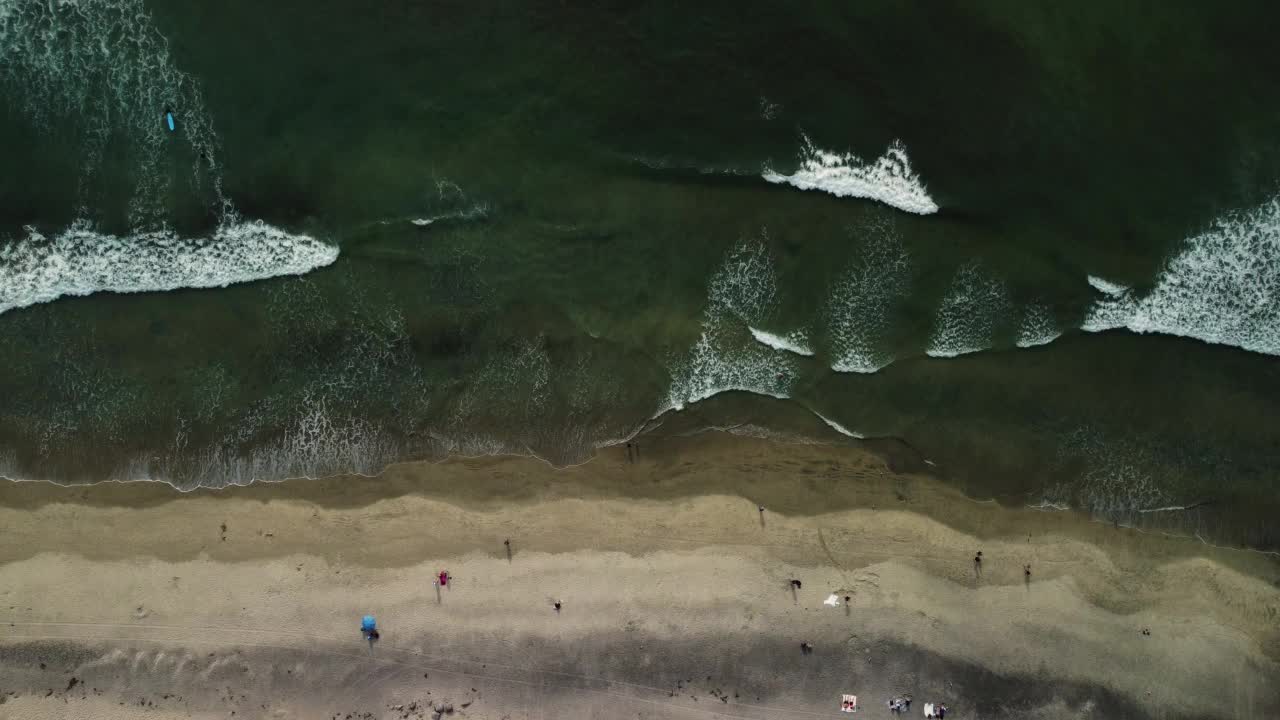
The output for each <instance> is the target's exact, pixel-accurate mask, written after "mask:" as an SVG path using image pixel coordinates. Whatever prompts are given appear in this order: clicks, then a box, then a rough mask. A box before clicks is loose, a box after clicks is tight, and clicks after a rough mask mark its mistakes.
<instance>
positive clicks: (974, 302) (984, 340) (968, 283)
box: [926, 262, 1011, 357]
mask: <svg viewBox="0 0 1280 720" xmlns="http://www.w3.org/2000/svg"><path fill="white" fill-rule="evenodd" d="M1010 307H1011V303H1010V300H1009V295H1008V292H1007V290H1006V289H1005V286H1004V283H1003V282H1001V281H1000V280H999V279H998V278H995V277H992V276H991V275H990V274H988V273H987V272H986V271H985V270H984V269H983V268H982V266H981V265H979V264H978V263H976V262H971V263H968V264H965V265H962V266H961V267H960V269H959V270H957V271H956V275H955V277H954V278H953V279H952V281H951V287H950V288H949V289H948V290H947V294H946V296H945V297H944V298H943V300H942V306H941V307H939V308H938V316H937V318H936V319H935V321H934V330H933V338H932V339H931V340H930V342H929V349H928V350H926V353H927V354H928V355H930V356H931V357H956V356H957V355H964V354H966V353H972V352H978V351H980V350H986V349H987V348H989V347H991V344H992V340H993V339H994V335H995V331H996V329H997V327H999V325H1000V324H1001V323H1002V322H1004V320H1005V318H1006V317H1007V316H1008V314H1009V310H1010Z"/></svg>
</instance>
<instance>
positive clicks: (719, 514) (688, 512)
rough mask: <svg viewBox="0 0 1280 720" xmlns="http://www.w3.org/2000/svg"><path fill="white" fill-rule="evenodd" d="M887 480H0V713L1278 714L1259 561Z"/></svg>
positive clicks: (1271, 573)
mask: <svg viewBox="0 0 1280 720" xmlns="http://www.w3.org/2000/svg"><path fill="white" fill-rule="evenodd" d="M891 465H893V466H894V467H893V469H891V467H890V466H891ZM895 470H902V468H901V467H899V466H898V464H896V463H894V462H892V461H887V460H886V455H885V453H884V452H877V451H873V450H871V449H868V448H866V447H850V446H841V445H816V444H788V443H780V442H773V441H767V440H761V439H753V438H743V437H736V436H732V435H725V434H715V433H712V434H704V435H700V436H697V437H690V438H662V439H653V440H646V441H645V442H644V443H643V444H642V446H641V448H640V454H639V459H638V460H637V461H635V462H631V461H629V459H628V451H627V449H626V448H622V447H616V448H611V449H609V450H607V451H604V452H603V453H602V454H601V455H599V456H598V457H597V458H596V459H594V460H593V461H591V462H589V463H587V464H585V465H581V466H578V467H573V468H566V469H556V468H552V467H551V466H549V465H547V464H545V463H543V462H541V461H538V460H534V459H528V458H482V459H470V460H467V459H455V460H449V461H446V462H443V463H432V464H426V463H419V464H404V465H397V466H394V467H392V468H390V469H389V470H388V471H387V472H386V473H384V474H383V476H381V477H377V478H333V479H327V480H303V481H290V482H286V483H274V484H258V485H253V486H249V487H244V488H232V489H228V490H223V491H219V492H196V493H189V494H181V493H177V492H175V491H173V490H172V489H170V488H168V487H167V486H162V485H157V484H148V483H129V484H104V485H95V486H88V487H78V488H59V487H55V486H51V485H47V484H39V483H4V484H2V485H0V528H3V538H4V542H3V543H2V544H0V618H2V619H3V623H2V624H0V702H2V703H3V704H0V717H4V718H14V719H18V720H29V719H35V718H135V717H137V718H143V717H145V718H227V717H235V718H259V717H262V718H428V717H436V716H437V715H442V716H444V717H458V718H493V719H495V720H497V719H499V718H510V719H511V720H515V719H517V718H530V719H537V720H541V719H543V718H597V717H598V718H726V717H727V718H759V719H761V720H763V719H764V718H817V717H839V716H840V714H839V712H838V710H839V705H840V696H841V694H842V693H851V694H856V695H858V697H859V702H860V704H861V706H862V711H861V713H860V715H861V716H867V715H870V716H875V717H889V716H890V713H889V711H888V709H887V708H886V701H887V700H888V699H889V698H891V697H895V696H903V695H909V696H910V697H911V698H913V701H914V702H913V704H912V706H911V710H910V714H912V715H914V714H917V713H920V712H921V709H922V708H923V705H924V704H925V703H926V702H933V703H945V704H946V705H947V706H948V708H949V709H950V712H949V713H948V717H955V718H1000V717H1010V718H1012V717H1017V718H1086V717H1087V718H1093V717H1096V718H1116V717H1150V718H1180V717H1186V718H1191V717H1215V718H1243V717H1268V716H1272V715H1275V714H1276V713H1280V682H1278V680H1280V558H1278V557H1276V556H1274V555H1267V554H1263V553H1257V552H1250V551H1245V550H1239V549H1227V548H1217V547H1213V546H1210V545H1207V544H1205V543H1203V542H1200V541H1198V540H1196V539H1194V538H1182V537H1173V536H1168V535H1162V534H1156V533H1143V532H1139V531H1136V530H1132V529H1126V528H1116V527H1112V526H1110V525H1105V524H1101V523H1096V522H1093V521H1090V520H1089V519H1088V518H1085V517H1082V516H1080V515H1077V514H1075V513H1070V512H1057V511H1054V512H1046V511H1041V510H1035V509H1028V508H1010V507H1004V506H1000V505H998V504H996V503H993V502H978V501H974V500H971V499H968V498H965V497H963V496H962V495H960V494H959V493H957V492H956V491H954V490H952V489H950V488H948V487H947V486H946V485H945V484H944V483H942V482H940V481H938V480H936V479H934V478H931V477H929V476H927V475H924V474H919V473H916V472H895ZM758 505H763V506H764V507H765V510H764V512H760V511H759V510H758V509H757V506H758ZM504 540H509V541H510V545H509V546H507V545H504ZM979 550H981V551H982V553H983V562H982V565H981V567H980V568H979V567H975V563H974V555H975V553H977V552H978V551H979ZM1027 564H1030V566H1031V570H1032V573H1031V575H1030V577H1029V578H1028V577H1027V576H1026V575H1025V574H1024V566H1025V565H1027ZM442 570H444V571H448V572H449V574H450V576H451V579H450V581H449V583H448V585H447V586H446V587H444V588H437V587H436V586H434V585H433V582H432V581H433V578H435V577H436V576H437V574H438V573H439V572H440V571H442ZM792 579H798V580H800V581H801V583H802V584H801V587H800V588H798V589H797V588H794V587H792V585H791V584H790V581H791V580H792ZM832 595H834V596H835V599H836V602H837V605H835V606H831V605H828V604H826V603H825V601H827V600H828V598H829V597H830V596H832ZM846 597H847V598H848V602H846V601H845V598H846ZM557 601H559V602H561V603H562V606H561V609H560V611H559V612H557V611H556V609H555V608H554V607H553V604H554V603H555V602H557ZM365 614H373V615H375V616H376V618H377V621H378V626H379V629H380V631H381V637H380V639H379V640H378V642H376V643H374V644H372V645H371V644H368V643H366V642H364V640H363V639H362V637H361V634H360V632H359V622H360V618H361V616H362V615H365ZM1144 630H1146V631H1147V633H1144ZM1148 633H1149V634H1148ZM805 642H808V643H811V644H812V646H813V650H812V652H810V653H804V652H802V649H801V643H805ZM446 707H447V708H452V711H451V712H443V713H441V712H439V710H443V709H445V708H446Z"/></svg>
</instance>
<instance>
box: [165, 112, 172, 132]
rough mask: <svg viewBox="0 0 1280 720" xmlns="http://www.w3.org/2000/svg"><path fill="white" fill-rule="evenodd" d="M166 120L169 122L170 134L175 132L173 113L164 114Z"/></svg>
mask: <svg viewBox="0 0 1280 720" xmlns="http://www.w3.org/2000/svg"><path fill="white" fill-rule="evenodd" d="M164 119H165V120H167V121H168V122H169V132H173V113H172V112H166V113H165V114H164Z"/></svg>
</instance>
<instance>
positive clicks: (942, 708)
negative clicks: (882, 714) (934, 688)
mask: <svg viewBox="0 0 1280 720" xmlns="http://www.w3.org/2000/svg"><path fill="white" fill-rule="evenodd" d="M910 709H911V698H909V697H900V698H893V699H892V700H890V701H889V712H891V713H893V714H894V715H901V714H902V713H904V712H906V711H908V710H910ZM924 716H925V717H927V718H945V717H946V716H947V706H946V705H943V704H941V703H925V704H924Z"/></svg>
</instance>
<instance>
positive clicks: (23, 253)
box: [0, 221, 338, 313]
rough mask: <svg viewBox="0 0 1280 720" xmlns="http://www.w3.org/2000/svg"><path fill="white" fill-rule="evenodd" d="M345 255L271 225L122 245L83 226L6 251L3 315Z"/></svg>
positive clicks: (1, 275)
mask: <svg viewBox="0 0 1280 720" xmlns="http://www.w3.org/2000/svg"><path fill="white" fill-rule="evenodd" d="M337 257H338V248H337V247H335V246H333V245H329V244H326V243H324V242H321V241H319V240H316V239H315V238H312V237H310V236H308V235H293V234H290V233H287V232H285V231H284V230H281V229H279V228H276V227H272V226H271V225H268V224H266V223H264V222H260V221H255V222H240V223H235V224H230V225H225V226H223V227H219V228H218V229H217V230H216V231H215V232H214V233H213V234H212V235H211V236H209V237H200V238H184V237H179V236H178V235H177V234H175V233H173V232H169V231H158V232H147V233H139V234H136V235H130V236H126V237H119V236H116V235H105V234H100V233H97V232H94V231H93V230H92V229H91V228H90V227H89V225H88V223H85V222H81V223H77V224H75V225H73V226H72V227H70V228H68V229H67V230H65V231H63V232H62V233H59V234H58V235H57V236H55V237H53V238H46V237H45V236H44V235H41V234H40V233H39V232H37V231H36V230H35V229H34V228H27V235H26V237H23V238H19V239H17V240H15V241H13V242H10V243H7V244H5V245H4V246H3V247H0V313H3V312H7V311H9V310H13V309H15V308H21V307H26V306H28V305H34V304H36V303H42V302H49V301H51V300H55V299H57V298H59V297H63V296H66V295H89V294H91V293H95V292H103V291H107V292H120V293H131V292H147V291H158V290H174V289H177V288H211V287H225V286H227V285H231V284H233V283H241V282H248V281H251V280H261V279H264V278H269V277H275V276H279V275H300V274H302V273H305V272H308V271H310V270H314V269H315V268H317V267H322V266H324V265H328V264H330V263H332V262H333V261H334V260H336V259H337Z"/></svg>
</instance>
